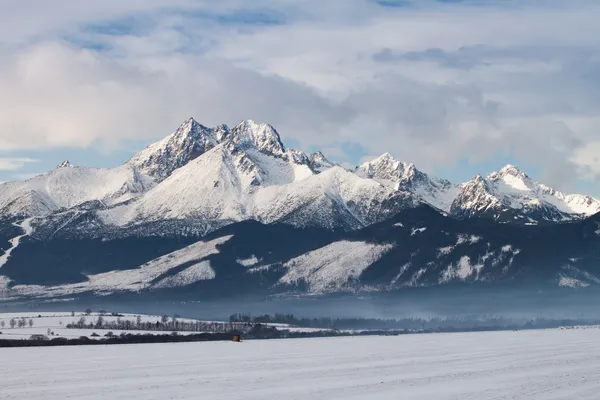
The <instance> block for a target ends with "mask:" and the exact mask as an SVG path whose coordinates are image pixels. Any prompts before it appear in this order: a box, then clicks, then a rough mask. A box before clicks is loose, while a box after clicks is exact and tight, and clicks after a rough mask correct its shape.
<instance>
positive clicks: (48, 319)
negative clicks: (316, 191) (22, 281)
mask: <svg viewBox="0 0 600 400" xmlns="http://www.w3.org/2000/svg"><path fill="white" fill-rule="evenodd" d="M74 314H75V315H71V313H70V312H55V313H53V312H45V313H44V312H42V313H36V312H22V313H0V332H2V334H0V339H29V338H30V337H31V335H37V334H40V335H47V334H48V329H50V330H51V332H52V333H53V335H51V336H50V337H51V338H55V337H65V338H78V337H80V336H87V337H90V338H91V335H92V333H96V334H98V335H100V337H98V339H100V338H102V337H104V335H105V334H106V333H108V332H109V331H111V332H112V333H114V334H115V335H119V334H121V333H131V334H134V335H135V334H144V333H151V334H154V335H156V334H169V333H170V331H142V330H118V329H95V328H94V329H89V328H84V329H70V328H67V327H66V326H67V325H68V324H70V323H77V322H78V321H79V319H80V318H81V317H84V318H85V323H86V324H89V323H91V322H96V321H97V320H98V316H99V315H100V314H98V313H91V314H90V315H87V314H86V313H82V312H75V313H74ZM119 315H120V316H112V315H110V314H105V315H103V316H102V318H103V319H104V321H105V322H114V321H116V320H117V318H120V319H121V321H127V320H129V321H131V322H136V320H137V317H138V315H137V314H119ZM139 316H140V319H141V322H152V323H156V322H158V321H160V320H161V318H162V317H161V316H160V315H143V314H139ZM13 318H14V319H15V320H16V321H18V320H19V319H21V318H25V319H26V322H27V325H26V326H25V327H21V328H19V327H18V326H16V327H15V328H11V327H10V320H11V319H13ZM29 320H31V321H32V322H33V326H31V327H30V326H29ZM169 320H171V316H169ZM177 320H178V321H180V322H197V321H199V322H202V323H205V324H217V325H218V324H223V323H225V322H223V321H206V320H196V319H190V318H177ZM2 322H4V326H2ZM264 325H269V326H274V327H276V328H278V329H280V330H288V331H291V332H317V331H324V330H327V329H317V328H301V327H296V326H292V325H289V324H279V323H268V324H264ZM178 333H179V334H181V335H188V334H193V333H198V332H185V331H183V332H182V331H179V332H178ZM0 399H1V397H0Z"/></svg>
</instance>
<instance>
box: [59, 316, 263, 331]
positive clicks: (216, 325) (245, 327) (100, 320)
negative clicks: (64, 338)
mask: <svg viewBox="0 0 600 400" xmlns="http://www.w3.org/2000/svg"><path fill="white" fill-rule="evenodd" d="M255 325H256V324H254V323H245V322H204V321H186V320H180V319H179V318H178V317H177V316H173V317H171V318H169V316H167V315H163V316H162V317H161V319H160V320H158V321H143V320H142V317H141V316H139V315H138V316H137V317H136V319H135V320H131V319H124V318H121V317H117V318H116V319H113V320H109V319H106V318H105V317H103V316H102V315H100V316H98V317H97V318H96V319H95V320H91V321H89V322H88V320H87V319H86V317H84V316H82V317H81V318H79V320H78V321H77V322H72V323H69V324H67V325H66V327H67V328H69V329H109V330H119V331H133V330H140V331H156V332H213V333H231V332H240V333H244V332H249V331H250V330H251V329H252V328H253V327H254V326H255Z"/></svg>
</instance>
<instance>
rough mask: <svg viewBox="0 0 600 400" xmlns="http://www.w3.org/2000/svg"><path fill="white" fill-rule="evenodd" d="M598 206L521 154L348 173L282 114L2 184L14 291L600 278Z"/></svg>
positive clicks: (325, 287) (389, 160) (0, 228)
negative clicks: (537, 171) (303, 144)
mask: <svg viewBox="0 0 600 400" xmlns="http://www.w3.org/2000/svg"><path fill="white" fill-rule="evenodd" d="M599 211H600V201H599V200H597V199H594V198H591V197H589V196H580V195H567V194H564V193H561V192H558V191H556V190H553V189H551V188H549V187H547V186H545V185H543V184H540V183H538V182H535V181H534V180H532V179H531V178H530V177H529V176H527V175H526V174H525V173H523V172H522V171H520V170H518V169H517V168H516V167H514V166H507V167H504V168H503V169H501V170H500V171H498V172H495V173H492V174H490V175H489V176H487V177H483V176H480V175H478V176H476V177H475V178H474V179H473V180H471V181H469V182H466V183H462V184H453V183H451V182H449V181H447V180H444V179H440V178H436V177H433V176H430V175H428V174H426V173H424V172H422V171H419V170H418V169H417V168H416V167H415V166H414V165H413V164H408V163H404V162H401V161H398V160H395V159H394V158H393V157H392V156H391V155H390V154H387V153H386V154H384V155H382V156H380V157H378V158H377V159H375V160H373V161H370V162H368V163H365V164H363V165H360V166H358V167H357V168H355V169H353V170H348V169H345V168H343V167H341V166H339V165H336V164H335V163H332V162H330V161H329V160H328V159H327V158H326V157H325V155H323V154H322V153H320V152H317V153H314V154H311V155H308V154H306V153H304V152H302V151H298V150H294V149H289V148H287V147H285V145H284V144H283V142H282V140H281V137H280V136H279V133H278V132H277V131H276V130H275V129H274V128H273V127H272V126H270V125H268V124H260V123H256V122H254V121H251V120H248V121H243V122H241V123H240V124H238V125H236V126H235V127H233V128H229V127H227V126H226V125H220V126H217V127H215V128H208V127H205V126H203V125H201V124H199V123H198V122H196V121H195V120H193V119H189V120H187V121H185V122H184V123H183V124H182V125H181V126H180V127H179V128H178V129H177V130H176V131H175V132H173V133H172V134H171V135H169V136H167V137H166V138H164V139H162V140H160V141H158V142H156V143H154V144H151V145H150V146H148V147H147V148H145V149H144V150H142V151H140V152H139V153H137V154H136V155H134V156H133V157H132V158H131V159H130V160H129V161H128V162H126V163H125V164H123V165H121V166H119V167H116V168H112V169H97V168H87V167H82V166H73V165H71V164H70V163H69V162H63V163H61V164H60V165H59V166H57V167H56V168H55V169H53V170H52V171H50V172H48V173H46V174H43V175H40V176H37V177H34V178H32V179H29V180H27V181H24V182H11V183H6V184H1V185H0V295H1V294H2V293H3V292H4V293H9V295H8V296H13V295H14V296H26V295H36V296H37V295H44V296H46V295H50V296H54V295H56V296H62V295H70V294H77V293H88V292H93V293H112V292H115V291H120V290H124V291H134V292H137V291H146V290H150V291H152V290H171V289H174V288H181V287H186V288H195V289H198V290H201V291H203V293H204V291H207V292H210V293H213V294H214V295H219V294H221V293H226V292H227V291H228V290H229V291H231V288H232V287H236V290H237V289H239V290H241V289H242V288H246V289H247V290H251V291H252V290H259V289H260V290H265V291H267V292H279V291H286V290H294V291H296V290H300V291H309V292H316V293H328V292H336V291H353V290H359V291H362V290H397V289H399V288H403V287H408V286H432V285H443V284H447V283H455V282H463V283H464V282H485V283H491V282H506V281H507V280H512V279H519V280H520V279H524V278H523V277H528V279H529V278H531V279H532V280H534V281H535V280H536V279H541V280H542V281H544V282H554V283H559V284H562V285H569V284H571V285H573V284H574V285H576V286H586V285H595V284H598V283H600V272H598V271H596V269H595V268H596V264H597V260H598V258H599V257H600V253H598V251H597V249H598V248H600V247H599V246H598V240H600V222H599V221H598V218H599V217H598V215H594V214H596V213H597V212H599ZM592 215H594V216H592ZM475 217H488V218H487V219H484V220H478V221H473V220H472V218H475ZM557 222H561V223H560V224H559V223H557ZM542 223H543V224H544V225H549V226H530V225H538V224H542ZM557 238H560V240H557ZM540 249H545V250H544V254H543V255H542V256H540V254H539V252H540ZM538 258H539V260H538ZM540 271H542V272H543V273H542V274H541V275H540V273H539V272H540ZM561 282H562V283H561ZM186 290H187V289H186ZM190 290H191V289H190Z"/></svg>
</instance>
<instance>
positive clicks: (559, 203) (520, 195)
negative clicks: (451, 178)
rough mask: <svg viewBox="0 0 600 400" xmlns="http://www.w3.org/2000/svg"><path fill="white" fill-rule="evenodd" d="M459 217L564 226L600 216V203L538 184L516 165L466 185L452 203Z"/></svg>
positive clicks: (452, 211) (453, 211)
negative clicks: (592, 216) (567, 223)
mask: <svg viewBox="0 0 600 400" xmlns="http://www.w3.org/2000/svg"><path fill="white" fill-rule="evenodd" d="M449 211H450V212H451V214H453V215H455V216H458V217H474V216H488V217H492V218H494V219H496V220H500V221H503V222H515V221H517V222H522V223H527V224H537V223H540V222H544V221H545V222H563V221H568V220H572V219H573V218H577V217H583V216H589V215H593V214H595V213H597V212H600V201H599V200H597V199H594V198H592V197H590V196H581V195H567V194H564V193H561V192H558V191H556V190H554V189H551V188H549V187H548V186H545V185H543V184H540V183H538V182H535V181H534V180H532V179H531V178H530V177H529V176H528V175H527V174H525V173H524V172H522V171H521V170H519V169H518V168H517V167H515V166H513V165H507V166H506V167H504V168H502V169H501V170H500V171H497V172H493V173H492V174H490V175H489V176H488V177H486V178H484V177H482V176H481V175H477V176H476V177H475V178H474V179H473V180H471V181H469V182H467V183H465V184H464V185H462V190H461V191H460V193H459V194H458V196H457V197H456V198H455V200H454V202H453V203H452V206H451V209H450V210H449Z"/></svg>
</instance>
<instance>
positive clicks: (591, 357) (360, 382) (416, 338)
mask: <svg viewBox="0 0 600 400" xmlns="http://www.w3.org/2000/svg"><path fill="white" fill-rule="evenodd" d="M599 339H600V330H599V329H597V328H590V329H557V330H545V331H517V332H513V331H508V332H480V333H453V334H429V335H406V336H397V337H354V338H328V339H288V340H264V341H260V340H257V341H245V342H242V343H233V342H201V343H178V344H173V343H171V344H147V345H112V346H76V347H50V348H12V349H0V359H1V360H2V362H1V363H0V387H1V389H2V390H0V399H31V400H35V399H45V400H47V399H50V400H54V399H65V398H77V399H106V398H110V399H208V400H210V399H222V398H226V399H229V400H235V399H283V398H284V399H286V400H294V399H303V400H305V399H315V400H319V399H342V398H343V399H394V400H396V399H414V400H433V399H435V400H440V399H442V400H446V399H447V400H451V399H456V400H458V399H460V400H469V399H472V400H486V399H489V400H491V399H494V400H501V399H544V400H546V399H548V400H550V399H597V398H598V393H599V390H600V340H599Z"/></svg>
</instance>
